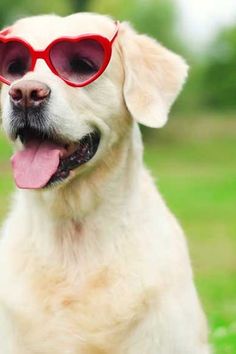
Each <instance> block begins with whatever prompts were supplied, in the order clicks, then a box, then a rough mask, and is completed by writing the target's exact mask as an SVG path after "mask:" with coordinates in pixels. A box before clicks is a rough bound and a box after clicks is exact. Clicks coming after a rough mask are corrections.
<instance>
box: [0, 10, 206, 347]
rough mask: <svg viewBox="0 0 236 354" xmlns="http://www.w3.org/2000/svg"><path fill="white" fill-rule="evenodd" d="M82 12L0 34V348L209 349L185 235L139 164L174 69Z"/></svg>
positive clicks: (109, 23) (176, 65) (130, 36)
mask: <svg viewBox="0 0 236 354" xmlns="http://www.w3.org/2000/svg"><path fill="white" fill-rule="evenodd" d="M187 71H188V67H187V64H186V63H185V61H184V60H183V59H182V58H181V57H180V56H178V55H176V54H174V53H172V52H171V51H169V50H168V49H166V48H164V47H163V46H162V45H161V44H160V43H158V42H157V41H156V40H154V39H152V38H149V37H148V36H146V35H141V34H138V33H137V32H135V30H134V29H132V27H131V26H130V25H129V24H128V23H118V22H115V21H114V20H113V19H111V18H109V17H107V16H103V15H98V14H92V13H79V14H73V15H70V16H68V17H65V18H62V17H59V16H56V15H43V16H36V17H29V18H25V19H21V20H19V21H17V22H16V23H15V24H14V25H12V26H10V27H8V28H5V29H3V30H2V32H1V33H0V80H1V82H2V83H3V85H2V92H1V108H2V125H3V128H4V131H5V132H6V134H7V136H8V137H9V139H10V140H11V141H12V142H13V143H14V149H15V153H14V155H13V157H12V160H11V162H12V168H13V174H14V179H15V182H16V185H17V187H18V188H17V192H16V194H15V196H14V199H13V202H12V207H11V210H10V212H9V215H8V217H7V219H6V221H5V223H4V225H3V228H2V236H1V242H0V348H1V349H0V350H1V354H52V353H56V354H108V353H109V354H111V353H112V354H208V353H209V352H210V348H209V345H208V338H207V337H208V329H207V323H206V320H205V316H204V313H203V311H202V308H201V305H200V303H199V300H198V296H197V294H196V290H195V287H194V283H193V275H192V270H191V265H190V260H189V256H188V250H187V246H186V242H185V237H184V235H183V232H182V230H181V227H180V226H179V224H178V222H177V221H176V219H175V218H174V216H173V215H172V214H171V212H170V211H169V210H168V208H167V206H166V205H165V203H164V201H163V200H162V198H161V196H160V194H159V193H158V191H157V190H156V187H155V185H154V182H153V180H152V178H151V177H150V174H149V172H148V171H147V170H146V168H145V167H144V165H143V158H142V152H143V145H142V140H141V135H140V131H139V127H138V123H140V124H143V125H145V126H148V127H153V128H159V127H162V126H163V125H164V124H165V123H166V121H167V116H168V112H169V109H170V107H171V105H172V103H173V102H174V100H175V98H176V96H177V95H178V93H179V91H180V90H181V88H182V85H183V83H184V81H185V80H186V77H187Z"/></svg>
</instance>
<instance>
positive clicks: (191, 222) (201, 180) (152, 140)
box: [0, 115, 236, 354]
mask: <svg viewBox="0 0 236 354" xmlns="http://www.w3.org/2000/svg"><path fill="white" fill-rule="evenodd" d="M145 133H146V134H145V136H146V139H145V140H146V143H145V145H146V149H145V161H146V164H147V165H148V167H149V169H150V170H151V171H152V174H153V176H154V178H155V180H156V182H157V185H158V188H159V190H160V191H161V193H162V195H163V196H164V198H165V200H166V201H167V203H168V205H169V207H170V208H171V209H172V211H173V212H174V213H175V215H176V216H177V217H178V219H179V220H180V222H181V224H182V225H183V228H184V230H185V232H186V235H187V238H188V242H189V248H190V252H191V257H192V262H193V267H194V271H195V278H196V284H197V287H198V291H199V294H200V297H201V299H202V302H203V305H204V308H205V311H206V313H207V316H208V319H209V324H210V328H211V336H210V337H211V341H212V343H213V346H214V348H215V354H233V353H236V280H235V279H236V257H235V250H236V217H235V204H236V120H235V119H234V117H218V116H214V115H213V116H209V115H206V116H204V115H202V116H197V117H192V118H181V119H179V118H172V119H171V120H170V122H169V124H168V125H167V127H165V128H164V129H162V130H158V131H154V130H150V131H145ZM10 151H11V150H10V148H9V146H8V145H7V143H6V140H5V139H4V138H3V136H1V135H0V200H1V203H0V219H2V218H3V217H4V215H5V213H6V210H7V207H8V205H9V194H10V192H11V190H12V189H13V183H12V180H11V172H10V168H9V163H8V159H9V156H10V153H11V152H10Z"/></svg>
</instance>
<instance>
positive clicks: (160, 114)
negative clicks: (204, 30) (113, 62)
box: [119, 23, 188, 128]
mask: <svg viewBox="0 0 236 354" xmlns="http://www.w3.org/2000/svg"><path fill="white" fill-rule="evenodd" d="M119 43H120V46H121V51H122V58H123V65H124V70H125V81H124V98H125V102H126V105H127V107H128V110H129V112H130V114H131V116H132V117H133V118H134V119H135V120H136V121H137V122H139V123H141V124H144V125H146V126H149V127H153V128H159V127H162V126H163V125H164V124H165V123H166V121H167V118H168V113H169V110H170V107H171V105H172V103H173V102H174V100H175V98H176V97H177V95H178V93H179V92H180V90H181V88H182V85H183V83H184V81H185V79H186V77H187V71H188V66H187V64H186V63H185V61H184V60H183V59H182V58H181V57H180V56H178V55H176V54H174V53H172V52H171V51H169V50H168V49H166V48H164V47H163V46H162V45H160V44H159V43H158V42H157V41H155V40H154V39H152V38H150V37H148V36H146V35H139V34H137V33H136V32H135V31H134V30H132V28H131V27H130V26H129V25H128V24H127V23H122V24H121V25H120V32H119Z"/></svg>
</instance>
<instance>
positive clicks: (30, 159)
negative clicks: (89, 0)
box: [0, 13, 187, 189]
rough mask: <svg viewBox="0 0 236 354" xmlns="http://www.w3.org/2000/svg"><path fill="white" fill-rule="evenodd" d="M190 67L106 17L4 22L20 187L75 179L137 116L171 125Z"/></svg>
mask: <svg viewBox="0 0 236 354" xmlns="http://www.w3.org/2000/svg"><path fill="white" fill-rule="evenodd" d="M186 74H187V65H186V64H185V62H184V61H183V60H182V58H180V57H179V56H177V55H175V54H174V53H172V52H170V51H168V50H167V49H165V48H164V47H163V46H161V45H160V44H159V43H158V42H156V41H155V40H153V39H151V38H149V37H147V36H145V35H138V34H137V33H136V32H135V31H134V30H132V29H131V28H130V26H129V25H128V24H126V23H121V24H119V25H118V24H117V23H115V22H114V21H113V20H112V19H110V18H108V17H105V16H100V15H95V14H87V13H80V14H75V15H72V16H69V17H65V18H61V17H57V16H38V17H32V18H26V19H23V20H20V21H18V22H17V23H15V24H14V25H13V26H12V27H10V28H9V29H7V30H4V31H3V32H2V33H1V34H0V75H1V81H4V80H5V84H4V85H3V88H2V99H1V104H2V120H3V127H4V130H5V131H6V133H7V135H8V136H9V137H10V139H11V140H13V141H14V142H15V146H16V153H15V155H14V157H13V159H12V164H13V169H14V175H15V180H16V183H17V185H18V186H19V187H20V188H30V189H40V188H44V187H49V186H54V185H61V184H64V183H68V182H69V181H70V180H71V179H73V178H74V177H75V176H78V175H83V172H84V171H85V170H88V169H90V168H91V167H92V166H94V165H95V164H99V161H101V159H106V156H107V154H109V151H111V150H112V149H113V147H114V146H116V144H119V142H120V141H122V140H123V139H128V136H129V134H127V132H129V131H131V127H132V126H133V124H135V123H134V122H135V121H136V122H139V123H142V124H144V125H147V126H150V127H161V126H162V125H164V124H165V122H166V120H167V116H168V111H169V109H170V106H171V104H172V103H173V101H174V100H175V98H176V96H177V94H178V92H179V91H180V89H181V87H182V84H183V82H184V80H185V78H186Z"/></svg>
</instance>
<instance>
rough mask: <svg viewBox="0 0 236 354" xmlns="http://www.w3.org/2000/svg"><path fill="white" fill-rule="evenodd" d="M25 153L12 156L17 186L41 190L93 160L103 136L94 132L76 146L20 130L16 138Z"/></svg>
mask: <svg viewBox="0 0 236 354" xmlns="http://www.w3.org/2000/svg"><path fill="white" fill-rule="evenodd" d="M16 136H17V137H19V138H20V140H21V142H22V144H23V150H21V151H18V152H16V153H15V154H14V156H13V157H12V166H13V171H14V178H15V182H16V185H17V186H18V187H19V188H24V189H41V188H45V187H49V186H52V185H54V184H58V183H60V182H63V181H64V180H65V179H67V178H68V177H69V176H70V175H72V171H73V170H75V169H76V168H78V167H79V166H81V165H83V164H85V163H86V162H88V161H90V160H91V159H92V158H93V157H94V155H95V154H96V152H97V149H98V145H99V142H100V134H99V133H98V132H97V131H95V130H94V131H93V132H91V133H89V134H87V135H85V136H84V137H83V138H82V139H80V140H79V141H78V142H76V143H71V142H70V143H68V142H66V143H65V142H63V141H61V140H60V139H58V138H55V137H53V136H50V135H48V134H45V133H41V132H39V131H36V130H34V129H31V128H23V129H20V130H19V131H18V133H17V135H16Z"/></svg>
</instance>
